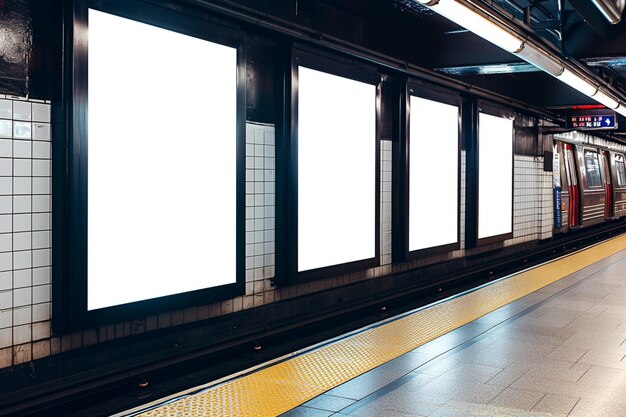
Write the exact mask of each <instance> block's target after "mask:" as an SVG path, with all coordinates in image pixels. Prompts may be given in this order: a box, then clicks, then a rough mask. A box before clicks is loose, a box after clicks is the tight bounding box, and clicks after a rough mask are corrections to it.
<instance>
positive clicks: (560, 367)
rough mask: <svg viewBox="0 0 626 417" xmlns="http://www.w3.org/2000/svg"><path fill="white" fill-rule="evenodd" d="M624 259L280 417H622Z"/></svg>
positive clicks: (584, 272) (625, 407) (591, 269)
mask: <svg viewBox="0 0 626 417" xmlns="http://www.w3.org/2000/svg"><path fill="white" fill-rule="evenodd" d="M625 358H626V250H622V251H620V252H617V253H615V254H614V255H611V256H609V257H607V258H605V259H602V260H600V261H598V262H595V263H593V264H591V265H589V266H587V267H585V268H583V269H581V270H578V271H577V272H574V273H573V274H570V275H568V276H566V277H564V278H562V279H560V280H558V281H556V282H554V283H552V284H549V285H548V286H546V287H544V288H542V289H540V290H538V291H535V292H532V293H530V294H529V295H526V296H524V297H522V298H520V299H518V300H517V301H514V302H513V303H510V304H508V305H506V306H504V307H501V308H499V309H497V310H495V311H493V312H491V313H489V314H487V315H484V316H483V317H481V318H479V319H477V320H474V321H472V322H470V323H468V324H466V325H464V326H462V327H459V328H458V329H456V330H454V331H452V332H450V333H447V334H445V335H444V336H441V337H439V338H437V339H435V340H433V341H431V342H429V343H426V344H424V345H422V346H420V347H418V348H416V349H414V350H412V351H410V352H408V353H406V354H404V355H402V356H400V357H398V358H396V359H393V360H391V361H389V362H387V363H385V364H383V365H381V366H379V367H377V368H375V369H372V370H370V371H369V372H367V373H364V374H362V375H361V376H358V377H357V378H354V379H352V380H350V381H348V382H346V383H343V384H342V385H339V386H337V387H336V388H333V389H331V390H329V391H327V392H325V393H324V394H322V395H320V396H318V397H316V398H314V399H312V400H310V401H308V402H306V403H305V404H303V405H301V406H299V407H297V408H295V409H293V410H291V411H289V412H287V413H284V414H282V416H284V417H327V416H350V417H420V416H429V417H474V416H476V417H478V416H480V417H486V416H503V417H504V416H506V417H509V416H510V417H518V416H532V417H549V416H554V417H556V416H558V417H565V416H568V417H595V416H598V417H600V416H601V417H623V416H626V359H625Z"/></svg>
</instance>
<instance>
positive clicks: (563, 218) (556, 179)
mask: <svg viewBox="0 0 626 417" xmlns="http://www.w3.org/2000/svg"><path fill="white" fill-rule="evenodd" d="M564 145H565V144H564V143H563V142H556V145H555V146H554V152H555V161H554V163H553V168H554V172H553V183H554V220H555V221H554V227H555V229H557V230H555V231H557V232H567V230H568V229H569V222H570V220H569V206H570V202H569V201H570V194H569V186H570V180H569V178H568V176H567V167H566V166H565V157H564V152H565V149H564Z"/></svg>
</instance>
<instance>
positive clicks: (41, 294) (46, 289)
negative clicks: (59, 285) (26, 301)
mask: <svg viewBox="0 0 626 417" xmlns="http://www.w3.org/2000/svg"><path fill="white" fill-rule="evenodd" d="M32 290H33V304H39V303H47V302H50V301H51V298H50V285H38V286H35V287H33V289H32Z"/></svg>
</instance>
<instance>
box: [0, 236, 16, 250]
mask: <svg viewBox="0 0 626 417" xmlns="http://www.w3.org/2000/svg"><path fill="white" fill-rule="evenodd" d="M12 250H13V239H11V233H0V252H10V251H12Z"/></svg>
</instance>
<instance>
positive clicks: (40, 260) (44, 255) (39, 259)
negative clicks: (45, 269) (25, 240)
mask: <svg viewBox="0 0 626 417" xmlns="http://www.w3.org/2000/svg"><path fill="white" fill-rule="evenodd" d="M51 263H52V254H51V251H50V249H37V250H33V267H35V268H37V267H41V266H49V265H51Z"/></svg>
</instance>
